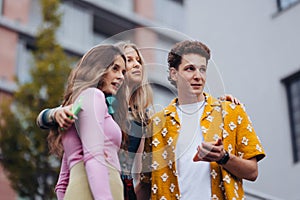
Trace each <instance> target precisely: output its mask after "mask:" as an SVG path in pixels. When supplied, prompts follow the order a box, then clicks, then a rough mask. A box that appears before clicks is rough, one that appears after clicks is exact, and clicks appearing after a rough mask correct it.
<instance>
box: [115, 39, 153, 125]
mask: <svg viewBox="0 0 300 200" xmlns="http://www.w3.org/2000/svg"><path fill="white" fill-rule="evenodd" d="M116 45H117V46H119V47H120V48H121V49H123V50H125V49H126V48H128V47H131V48H133V49H134V50H135V51H136V53H137V55H138V56H139V58H140V64H141V65H142V68H143V70H142V71H143V73H142V81H141V84H140V85H139V86H138V87H135V88H134V89H133V90H132V91H129V100H128V105H129V108H130V109H131V114H132V117H133V119H134V120H136V121H139V122H141V123H142V124H145V123H147V122H148V118H149V116H148V115H147V109H148V108H149V107H150V106H152V105H153V92H152V88H151V86H150V84H149V81H148V78H147V75H146V70H145V63H144V59H143V56H142V54H141V52H140V51H139V50H138V48H137V46H136V45H135V44H133V43H131V42H128V41H122V42H119V43H117V44H116Z"/></svg>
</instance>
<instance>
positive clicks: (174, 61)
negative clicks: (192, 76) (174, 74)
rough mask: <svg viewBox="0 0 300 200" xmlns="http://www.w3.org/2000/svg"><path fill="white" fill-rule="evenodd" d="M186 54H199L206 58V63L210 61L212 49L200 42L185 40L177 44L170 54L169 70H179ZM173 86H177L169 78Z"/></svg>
mask: <svg viewBox="0 0 300 200" xmlns="http://www.w3.org/2000/svg"><path fill="white" fill-rule="evenodd" d="M186 54H198V55H201V56H203V57H205V58H206V63H207V62H208V60H209V59H210V49H209V48H208V47H207V46H206V45H205V44H203V43H202V42H199V41H193V40H184V41H182V42H178V43H176V44H175V45H174V46H173V48H172V49H171V51H170V52H169V54H168V66H169V69H170V68H171V67H174V68H175V69H176V70H178V66H179V65H180V64H181V61H182V57H183V56H184V55H186ZM168 79H169V81H170V82H171V84H173V85H176V84H175V83H174V81H173V80H172V79H171V77H169V78H168Z"/></svg>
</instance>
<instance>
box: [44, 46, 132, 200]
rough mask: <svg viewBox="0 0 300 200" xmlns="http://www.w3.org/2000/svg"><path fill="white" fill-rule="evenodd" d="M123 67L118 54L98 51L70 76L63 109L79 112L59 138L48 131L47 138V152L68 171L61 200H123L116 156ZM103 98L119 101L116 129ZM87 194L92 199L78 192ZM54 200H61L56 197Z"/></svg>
mask: <svg viewBox="0 0 300 200" xmlns="http://www.w3.org/2000/svg"><path fill="white" fill-rule="evenodd" d="M125 67H126V58H125V56H124V55H123V52H122V50H120V48H118V47H116V46H113V45H99V46H96V47H94V48H92V49H91V50H89V51H88V52H87V53H86V54H85V55H84V56H83V57H82V59H81V60H80V61H79V63H78V65H77V66H76V67H75V68H74V69H73V71H72V72H71V74H70V76H69V80H68V83H67V89H66V91H65V95H64V100H63V106H67V105H70V104H77V103H80V104H81V111H80V112H79V113H78V115H77V117H78V119H77V120H76V121H75V124H73V125H72V127H71V128H69V129H68V130H66V131H64V132H63V133H61V130H58V129H57V130H52V131H51V132H50V134H49V136H48V141H49V146H50V151H51V152H52V153H55V154H57V155H62V154H63V156H64V157H63V163H62V168H65V169H68V170H62V171H64V172H65V173H70V175H69V174H65V175H66V176H70V179H69V181H68V182H69V184H68V187H67V190H66V193H65V196H64V199H72V200H74V199H104V200H112V199H114V200H116V199H123V185H122V182H121V179H120V173H119V171H120V164H119V159H118V151H119V149H120V145H121V141H122V132H125V131H126V130H127V127H126V124H127V123H126V121H127V120H126V119H127V113H128V112H127V108H128V105H127V102H126V101H122V99H124V98H126V96H124V95H125V88H122V89H121V86H122V83H123V81H124V75H125V72H126V68H125ZM123 87H125V86H123ZM119 89H120V91H119V92H118V90H119ZM117 92H118V93H117ZM116 94H117V95H116ZM107 95H116V98H117V100H119V101H118V102H119V103H118V111H117V112H116V115H115V116H114V119H115V120H116V121H117V122H118V123H116V121H115V120H114V119H113V118H112V116H111V115H110V114H109V113H108V107H107V105H106V99H105V96H107ZM121 98H122V99H121ZM121 116H122V120H120V119H121ZM118 124H119V125H118ZM83 169H85V170H83ZM84 171H86V173H82V172H84ZM61 176H63V175H61ZM86 179H87V180H88V181H87V180H86ZM83 183H88V185H87V184H83ZM86 190H90V191H91V193H88V192H81V191H86ZM88 194H90V195H88ZM57 195H58V198H59V199H62V198H63V195H62V196H60V193H59V191H58V192H57Z"/></svg>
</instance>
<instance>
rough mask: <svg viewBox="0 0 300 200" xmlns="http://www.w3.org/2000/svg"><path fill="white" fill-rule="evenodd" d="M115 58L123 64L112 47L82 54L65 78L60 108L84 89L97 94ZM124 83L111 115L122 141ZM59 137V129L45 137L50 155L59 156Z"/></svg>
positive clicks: (124, 129)
mask: <svg viewBox="0 0 300 200" xmlns="http://www.w3.org/2000/svg"><path fill="white" fill-rule="evenodd" d="M117 56H121V57H122V58H123V60H124V62H125V63H126V57H125V55H124V53H123V50H122V49H121V48H119V47H118V46H116V45H97V46H95V47H93V48H92V49H90V50H89V51H88V52H87V53H85V54H84V55H83V57H82V58H81V59H80V61H79V62H78V64H77V66H76V67H75V68H74V69H73V70H72V71H71V73H70V75H69V78H68V82H67V87H66V90H65V93H64V98H63V102H62V106H67V105H70V104H72V103H73V102H74V101H75V100H76V98H77V97H78V96H79V95H80V93H81V92H82V91H84V90H85V89H87V88H90V87H94V88H98V89H100V90H101V89H102V88H103V86H105V84H106V82H105V76H106V74H107V72H108V69H109V68H110V67H111V66H112V64H113V63H114V61H115V59H116V57H117ZM125 82H126V79H125V80H124V83H123V84H122V86H121V87H120V89H119V90H118V92H117V94H116V98H117V102H118V106H117V108H116V111H115V114H114V120H115V121H116V122H117V123H118V125H119V126H120V128H121V130H122V140H126V137H127V135H126V134H124V133H126V132H127V131H128V120H127V119H128V117H127V116H128V103H127V101H126V99H127V94H128V91H127V90H128V89H127V84H126V83H125ZM124 99H125V101H124ZM62 134H64V132H61V131H60V129H59V128H55V129H52V130H51V131H50V134H49V135H48V145H49V149H50V153H53V154H55V155H58V156H62V153H63V146H62V143H61V136H62Z"/></svg>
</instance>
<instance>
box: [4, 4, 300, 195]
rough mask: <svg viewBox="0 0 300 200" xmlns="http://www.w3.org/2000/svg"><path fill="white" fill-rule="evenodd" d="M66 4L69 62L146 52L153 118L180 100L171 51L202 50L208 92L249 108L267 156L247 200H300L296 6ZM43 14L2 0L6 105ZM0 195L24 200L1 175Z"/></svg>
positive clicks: (63, 32)
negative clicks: (127, 48) (209, 56)
mask: <svg viewBox="0 0 300 200" xmlns="http://www.w3.org/2000/svg"><path fill="white" fill-rule="evenodd" d="M61 2H62V5H61V8H60V9H61V12H62V13H63V17H62V25H61V27H60V29H59V31H58V33H57V38H58V41H59V43H60V44H61V45H62V46H63V48H64V49H65V50H66V51H67V52H68V53H70V54H74V55H82V54H83V53H84V52H86V51H87V50H88V49H90V48H91V47H92V46H94V45H96V44H99V43H111V42H116V41H119V40H130V41H132V42H134V43H136V44H137V45H138V46H139V47H140V50H141V51H142V54H143V56H144V57H145V60H146V63H147V64H146V66H147V70H148V72H149V79H150V82H151V84H152V86H153V88H154V90H155V94H154V95H155V96H154V99H155V107H156V109H157V110H159V109H160V108H162V107H164V106H165V105H166V104H167V103H168V102H169V100H170V99H171V98H172V97H173V96H174V95H175V94H174V90H173V89H172V87H171V86H170V84H169V83H168V81H167V79H166V77H167V63H166V56H167V53H168V50H169V49H170V47H171V46H172V45H173V44H174V42H176V41H180V40H182V39H191V38H193V39H199V40H201V41H203V42H204V43H206V44H207V45H208V46H209V47H210V48H211V50H212V53H213V61H214V62H213V64H210V65H212V66H213V67H211V68H210V71H208V73H209V74H208V76H211V74H213V75H214V76H213V79H212V78H211V77H210V80H213V81H211V82H209V88H207V89H208V90H209V92H212V93H213V94H214V95H216V96H218V95H221V94H223V93H230V94H233V95H234V96H237V97H238V98H239V99H240V100H241V101H242V102H243V103H245V104H246V107H247V111H248V113H249V115H250V116H251V117H252V121H253V123H254V127H255V129H256V132H257V134H258V135H259V136H260V138H261V140H262V143H263V145H264V147H265V150H266V152H267V157H266V158H265V159H264V160H263V161H262V162H260V163H259V170H260V171H259V172H260V174H259V178H258V180H257V181H256V182H255V183H250V182H247V181H245V189H246V193H247V199H250V200H259V199H272V200H279V199H291V200H297V199H299V196H300V192H299V190H298V188H297V185H298V184H297V182H298V180H299V179H300V164H299V161H300V128H299V126H300V124H299V123H300V117H299V116H300V114H299V113H300V97H299V96H300V83H299V82H300V81H299V79H300V78H299V77H300V75H299V74H300V73H299V71H300V67H299V66H300V64H299V56H298V52H300V51H299V50H300V49H299V48H300V40H299V35H300V28H299V27H300V26H299V22H298V21H297V20H296V19H299V18H298V17H300V16H299V15H300V4H298V2H299V0H290V1H281V0H277V1H275V0H273V1H272V0H268V1H260V0H253V1H248V2H245V1H243V2H240V1H237V0H233V1H229V2H227V1H226V2H220V1H215V0H213V1H199V0H186V1H183V0H147V1H141V0H62V1H61ZM40 12H41V9H40V5H39V0H0V101H1V99H2V98H4V97H9V96H11V94H13V92H14V91H15V90H16V84H15V82H14V77H18V79H19V80H21V81H24V82H25V81H28V80H30V76H29V73H28V71H29V69H30V68H31V67H32V66H30V60H31V59H32V56H31V52H32V47H33V45H34V39H35V36H36V33H37V28H38V27H39V25H40V23H41V14H40ZM213 70H214V72H213V73H212V71H213ZM0 134H1V133H0ZM0 159H1V151H0ZM0 185H1V187H0V199H7V200H14V199H18V195H17V194H16V193H15V192H14V191H13V190H12V189H11V188H10V187H9V181H8V180H7V178H6V176H5V174H4V172H3V170H2V168H0Z"/></svg>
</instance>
